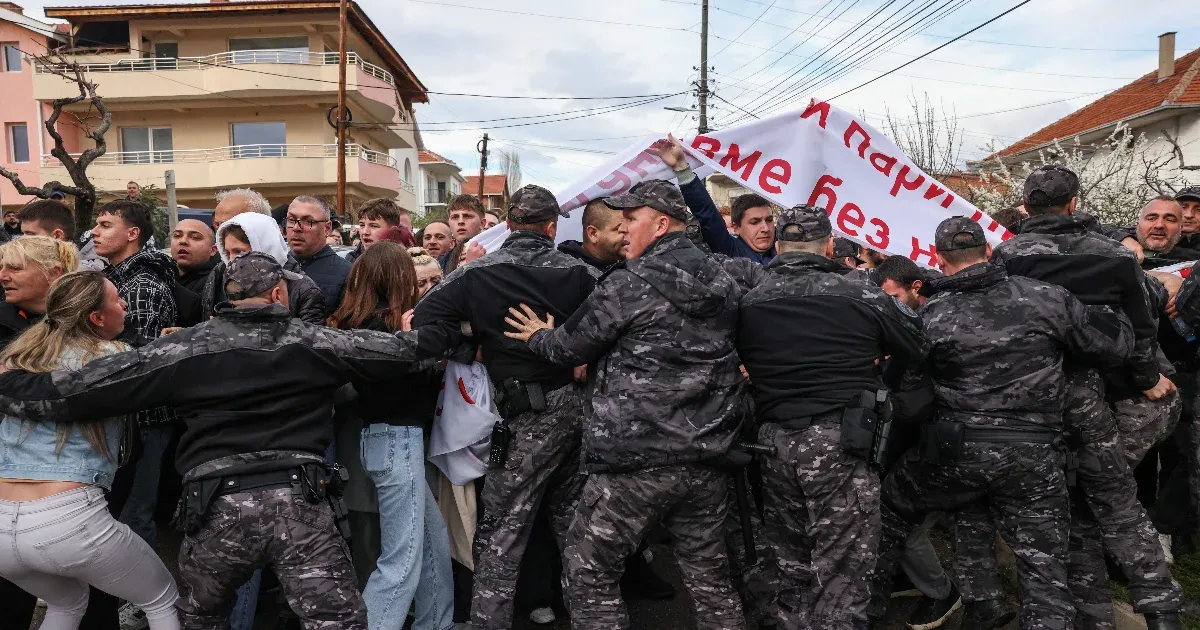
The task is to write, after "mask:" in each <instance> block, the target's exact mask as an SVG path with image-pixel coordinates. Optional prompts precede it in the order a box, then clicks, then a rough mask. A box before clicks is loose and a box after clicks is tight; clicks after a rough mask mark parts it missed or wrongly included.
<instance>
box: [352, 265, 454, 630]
mask: <svg viewBox="0 0 1200 630" xmlns="http://www.w3.org/2000/svg"><path fill="white" fill-rule="evenodd" d="M416 302H417V273H416V269H415V268H414V266H413V261H412V257H411V256H409V254H408V252H407V251H405V250H404V248H403V247H401V246H399V245H397V244H395V243H390V242H377V243H375V244H374V245H372V246H371V247H369V248H367V250H366V251H364V252H363V255H362V256H360V257H359V258H358V260H356V261H354V265H353V266H352V267H351V268H350V275H349V276H347V278H346V296H345V298H344V299H343V300H342V304H341V306H340V307H338V310H337V311H336V312H334V314H333V315H331V316H330V317H329V325H330V326H332V327H334V328H341V329H354V328H366V329H370V330H379V331H384V332H390V333H394V332H396V331H399V330H401V329H402V327H403V323H404V315H405V313H407V312H408V311H409V310H411V309H412V307H413V305H415V304H416ZM439 386H440V378H439V374H437V373H436V372H435V371H434V370H427V371H425V372H416V373H411V374H404V375H400V376H398V378H397V379H396V380H395V381H394V382H391V383H387V384H385V385H375V386H369V387H360V388H358V404H357V408H358V416H359V418H360V419H361V435H360V441H359V458H360V461H361V463H362V467H363V468H364V469H365V471H366V473H367V476H368V477H370V479H371V481H373V482H374V483H375V492H376V498H377V500H378V511H379V532H380V534H381V536H380V537H379V541H380V550H379V557H378V560H376V563H375V564H376V566H375V570H374V572H373V573H371V576H370V579H368V580H367V585H366V588H365V589H364V590H363V599H364V600H365V601H366V604H367V620H368V622H369V623H370V626H371V628H372V630H400V629H401V627H402V626H403V625H404V619H405V614H406V613H407V612H408V608H409V605H410V604H411V603H412V602H413V601H414V599H415V601H416V616H415V619H414V623H413V626H412V627H413V630H444V629H445V628H447V627H449V626H451V625H452V624H453V610H452V609H453V603H454V602H453V599H454V593H453V583H452V577H451V574H450V538H449V534H448V533H447V531H446V523H445V521H443V520H442V515H441V512H440V511H439V510H438V507H437V503H436V502H435V501H434V499H433V493H432V492H431V491H430V489H429V486H428V484H426V482H425V443H424V435H425V432H426V431H428V430H429V428H430V426H431V425H432V423H433V414H434V408H435V407H436V405H437V394H438V387H439ZM348 494H349V492H348Z"/></svg>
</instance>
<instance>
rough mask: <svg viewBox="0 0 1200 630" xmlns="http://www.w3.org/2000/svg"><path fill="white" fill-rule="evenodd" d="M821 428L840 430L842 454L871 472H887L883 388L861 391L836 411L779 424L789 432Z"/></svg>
mask: <svg viewBox="0 0 1200 630" xmlns="http://www.w3.org/2000/svg"><path fill="white" fill-rule="evenodd" d="M820 425H838V426H840V427H841V446H842V450H843V451H845V452H846V453H848V454H850V455H852V456H854V457H858V458H859V459H863V460H866V461H867V463H868V464H870V465H871V466H872V467H874V468H877V469H880V470H882V469H884V468H886V466H887V463H888V462H887V455H888V446H889V444H890V442H891V435H892V401H891V398H890V392H888V390H887V389H886V388H883V387H881V388H879V389H878V390H863V391H862V392H860V393H859V394H858V395H857V396H855V397H854V398H853V399H852V400H851V401H850V403H849V404H847V405H846V406H845V407H844V408H842V409H841V410H838V411H830V412H826V413H822V414H817V415H815V416H808V417H804V418H793V419H791V420H786V421H784V422H780V423H779V426H780V427H781V428H783V429H786V430H788V431H802V430H804V429H807V428H809V427H812V426H820ZM771 448H772V449H773V447H771Z"/></svg>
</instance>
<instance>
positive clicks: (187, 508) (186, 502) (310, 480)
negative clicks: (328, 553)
mask: <svg viewBox="0 0 1200 630" xmlns="http://www.w3.org/2000/svg"><path fill="white" fill-rule="evenodd" d="M326 469H327V468H326V466H325V465H324V464H319V463H315V462H314V463H308V464H303V465H300V466H293V467H290V468H285V469H282V470H269V471H265V472H248V473H237V472H236V471H233V472H232V473H231V474H224V475H221V474H214V475H212V476H208V477H201V478H199V479H192V480H190V481H185V482H184V483H183V493H182V496H181V497H180V499H179V505H178V506H177V507H176V510H175V523H174V524H175V527H176V528H177V529H178V530H179V531H181V532H183V533H184V534H186V535H189V536H190V535H193V534H195V533H196V532H198V531H200V528H201V527H202V526H203V524H204V518H205V516H206V515H207V514H208V510H209V508H210V507H212V503H213V501H215V500H216V499H217V497H221V496H225V495H229V494H234V493H237V492H246V491H249V490H273V489H277V488H291V489H292V493H293V495H294V497H295V499H294V500H299V499H300V498H303V500H304V501H307V502H308V503H314V504H315V503H320V502H321V501H326V500H327V501H328V502H329V506H330V508H332V509H333V514H334V521H335V522H336V523H337V526H338V532H339V533H340V534H341V535H342V537H343V538H345V539H346V541H347V542H349V541H350V524H349V522H348V521H347V519H346V517H347V514H348V512H347V511H346V507H345V505H344V504H343V503H342V494H343V493H344V492H345V489H346V482H347V481H349V478H350V475H349V472H348V471H347V470H346V469H345V468H342V467H341V466H338V465H336V464H335V465H333V466H332V467H329V468H328V470H329V473H330V477H329V478H328V479H326V475H325V473H326Z"/></svg>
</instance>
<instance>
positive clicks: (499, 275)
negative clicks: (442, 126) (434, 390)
mask: <svg viewBox="0 0 1200 630" xmlns="http://www.w3.org/2000/svg"><path fill="white" fill-rule="evenodd" d="M560 214H563V212H562V209H561V208H559V206H558V202H556V201H555V199H554V195H553V194H552V193H551V192H550V191H548V190H546V189H545V188H542V187H540V186H525V187H523V188H521V189H520V190H518V191H517V192H516V193H515V194H514V195H513V196H512V200H511V201H510V202H509V206H508V229H509V230H511V231H512V233H511V234H510V235H509V236H508V238H507V239H506V240H505V241H504V244H503V245H502V246H501V247H500V249H498V250H496V251H493V252H490V253H488V254H487V255H485V256H483V257H482V258H480V259H478V260H475V261H473V262H471V263H470V264H468V265H465V266H463V267H460V268H458V269H455V270H454V273H452V274H450V275H449V276H446V279H445V280H443V281H442V282H441V283H440V284H438V286H437V287H435V288H433V289H431V290H430V291H429V293H427V294H426V295H425V297H424V298H423V299H422V300H421V302H420V303H418V304H417V308H416V314H415V316H414V318H413V327H414V329H415V330H417V331H419V338H420V340H421V342H420V343H421V348H422V349H423V350H426V351H428V352H430V353H434V354H440V353H442V352H444V351H447V350H451V349H453V348H454V346H456V345H457V344H458V343H459V340H460V339H461V338H462V337H463V335H462V332H461V330H462V328H461V322H467V323H469V324H470V327H471V331H472V333H471V338H472V339H473V341H474V343H476V344H478V345H480V346H482V352H483V363H484V365H485V366H487V369H488V373H489V375H490V376H491V379H492V383H493V384H494V390H495V392H496V394H497V396H498V398H499V401H498V404H499V408H500V414H501V416H503V418H504V420H505V421H504V423H502V424H501V425H499V426H498V428H497V430H496V431H495V432H493V435H492V455H493V457H492V461H491V462H490V464H489V467H488V472H487V480H486V482H485V483H484V486H483V496H482V504H483V517H482V518H481V520H480V523H479V529H478V530H477V531H476V535H475V550H474V551H475V585H474V594H473V597H472V602H471V621H472V623H473V624H474V627H475V628H476V629H481V628H507V627H509V625H510V624H511V623H512V617H513V594H514V592H515V590H516V585H517V573H518V571H519V569H520V566H521V557H522V555H523V554H524V552H525V546H526V544H527V542H528V540H529V531H530V527H531V526H532V524H533V520H534V517H535V516H536V514H537V512H538V508H539V506H540V505H541V504H542V501H543V500H545V501H547V502H548V506H547V507H548V511H549V514H550V522H551V527H552V529H553V530H554V535H555V537H556V538H557V539H558V543H559V548H560V549H562V548H565V546H566V539H567V529H568V528H569V527H570V524H571V518H572V517H573V516H574V514H575V506H576V503H577V501H578V499H579V491H580V489H581V488H582V487H583V478H582V476H581V475H580V473H579V422H580V417H581V416H582V415H583V412H584V401H583V390H582V388H581V387H580V386H579V385H578V384H577V383H576V382H575V379H574V374H573V368H574V367H575V366H577V365H584V364H585V363H586V361H580V362H578V363H575V364H572V365H568V366H562V365H557V364H555V363H552V362H550V361H547V360H546V359H544V358H541V357H539V356H538V355H536V354H534V353H533V352H531V351H530V350H529V348H528V347H527V346H526V345H525V344H523V343H520V342H517V341H513V340H511V339H508V338H506V337H505V336H504V334H503V330H502V327H503V326H504V322H503V319H504V314H505V311H506V310H507V309H508V307H509V306H510V305H512V304H515V303H518V302H523V303H525V304H529V305H531V306H532V307H533V308H536V309H537V310H538V311H539V312H543V313H549V314H551V315H554V316H555V317H558V318H562V319H565V318H566V317H567V316H568V315H570V314H571V313H572V312H574V311H575V309H576V308H577V307H578V306H579V305H580V304H582V303H583V301H584V300H585V299H587V297H588V295H589V294H590V293H591V292H592V288H593V287H595V284H596V280H595V278H596V276H597V275H598V272H597V271H596V270H595V269H593V268H592V267H591V266H589V265H588V264H586V263H584V262H582V261H580V260H578V259H576V258H574V257H572V256H569V255H567V254H564V253H562V252H560V251H557V250H556V249H554V236H555V234H556V233H557V229H558V217H559V215H560ZM506 447H507V448H506Z"/></svg>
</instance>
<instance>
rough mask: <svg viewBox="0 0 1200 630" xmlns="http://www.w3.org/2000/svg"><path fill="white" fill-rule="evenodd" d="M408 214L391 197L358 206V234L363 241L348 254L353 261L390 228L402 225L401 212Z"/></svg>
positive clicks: (349, 259)
mask: <svg viewBox="0 0 1200 630" xmlns="http://www.w3.org/2000/svg"><path fill="white" fill-rule="evenodd" d="M402 213H403V214H407V212H404V211H403V209H402V208H401V207H400V206H399V204H397V203H396V202H395V201H393V200H391V199H382V198H381V199H371V200H369V201H366V202H364V203H363V205H361V206H359V208H358V236H359V238H360V239H362V243H361V244H360V245H359V246H358V247H356V248H355V249H354V251H352V252H350V254H349V255H347V256H346V260H347V261H349V262H351V263H353V262H354V261H355V260H357V259H358V257H359V256H362V254H363V251H364V250H366V249H367V248H368V247H370V246H372V245H374V244H375V243H376V241H378V240H380V239H381V238H382V237H383V234H384V233H385V232H386V231H387V230H388V229H390V228H393V227H398V226H399V225H400V217H401V214H402Z"/></svg>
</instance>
